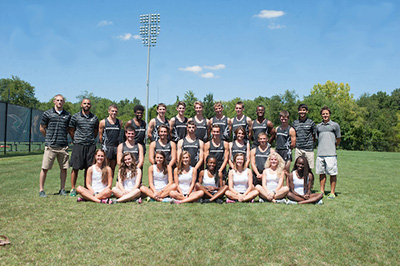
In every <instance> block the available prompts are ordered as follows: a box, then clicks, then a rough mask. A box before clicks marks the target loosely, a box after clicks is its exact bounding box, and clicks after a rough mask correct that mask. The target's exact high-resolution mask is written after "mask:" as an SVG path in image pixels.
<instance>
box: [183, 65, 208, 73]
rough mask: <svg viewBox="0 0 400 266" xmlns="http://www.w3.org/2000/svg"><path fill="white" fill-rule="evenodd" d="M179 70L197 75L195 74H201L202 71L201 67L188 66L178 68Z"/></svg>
mask: <svg viewBox="0 0 400 266" xmlns="http://www.w3.org/2000/svg"><path fill="white" fill-rule="evenodd" d="M179 70H181V71H189V72H195V73H197V72H201V71H202V70H203V68H202V67H201V66H190V67H186V68H179Z"/></svg>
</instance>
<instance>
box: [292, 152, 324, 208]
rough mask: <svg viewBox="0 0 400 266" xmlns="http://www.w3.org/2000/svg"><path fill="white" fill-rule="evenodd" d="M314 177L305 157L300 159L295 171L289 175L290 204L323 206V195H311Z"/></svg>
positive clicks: (296, 163) (295, 165)
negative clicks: (317, 204) (316, 204)
mask: <svg viewBox="0 0 400 266" xmlns="http://www.w3.org/2000/svg"><path fill="white" fill-rule="evenodd" d="M313 179H314V175H313V173H312V172H311V169H310V167H309V165H308V161H307V159H306V158H305V157H304V155H302V156H300V157H298V158H297V159H296V161H295V163H294V167H293V171H292V173H290V175H289V178H288V180H289V193H288V194H287V197H288V199H289V200H290V202H289V203H291V204H292V203H298V204H305V203H319V204H322V198H323V194H321V193H313V194H311V184H312V181H313Z"/></svg>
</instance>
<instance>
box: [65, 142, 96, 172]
mask: <svg viewBox="0 0 400 266" xmlns="http://www.w3.org/2000/svg"><path fill="white" fill-rule="evenodd" d="M95 152H96V145H95V144H93V145H81V144H74V146H72V153H71V159H70V165H71V167H72V169H79V170H83V169H87V168H89V167H90V166H91V165H92V164H93V159H94V153H95Z"/></svg>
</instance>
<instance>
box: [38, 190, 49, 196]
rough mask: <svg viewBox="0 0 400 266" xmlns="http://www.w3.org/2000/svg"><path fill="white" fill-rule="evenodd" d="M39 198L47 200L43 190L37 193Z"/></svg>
mask: <svg viewBox="0 0 400 266" xmlns="http://www.w3.org/2000/svg"><path fill="white" fill-rule="evenodd" d="M39 197H42V198H47V195H46V192H44V190H42V191H40V192H39Z"/></svg>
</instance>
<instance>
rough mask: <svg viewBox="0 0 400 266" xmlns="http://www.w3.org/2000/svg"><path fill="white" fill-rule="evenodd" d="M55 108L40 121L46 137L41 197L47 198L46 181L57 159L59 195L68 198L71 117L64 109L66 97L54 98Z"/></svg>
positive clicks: (41, 172) (59, 95)
mask: <svg viewBox="0 0 400 266" xmlns="http://www.w3.org/2000/svg"><path fill="white" fill-rule="evenodd" d="M53 103H54V108H52V109H50V110H47V111H46V112H44V113H43V115H42V120H41V121H40V132H41V133H42V134H43V136H44V137H45V145H46V147H45V150H44V155H43V162H42V170H41V171H40V178H39V186H40V189H39V196H40V197H43V198H45V197H47V195H46V193H45V192H44V182H45V181H46V176H47V171H48V170H49V169H51V167H52V166H53V163H54V161H55V159H56V158H57V161H58V164H59V165H60V180H61V185H60V191H59V192H58V194H59V195H62V196H66V195H67V193H66V192H65V179H66V178H67V169H68V158H69V154H68V140H67V134H68V124H69V121H70V119H71V115H70V114H69V113H68V112H67V111H65V110H64V109H63V106H64V103H65V101H64V97H63V96H62V95H61V94H58V95H56V96H54V100H53Z"/></svg>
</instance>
